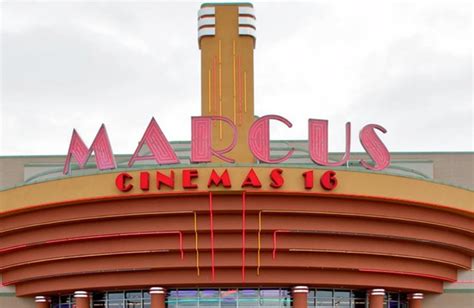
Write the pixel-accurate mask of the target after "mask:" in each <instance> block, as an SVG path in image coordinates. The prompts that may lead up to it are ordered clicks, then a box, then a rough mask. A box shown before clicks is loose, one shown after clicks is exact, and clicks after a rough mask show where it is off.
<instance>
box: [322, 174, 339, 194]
mask: <svg viewBox="0 0 474 308" xmlns="http://www.w3.org/2000/svg"><path fill="white" fill-rule="evenodd" d="M319 183H320V184H321V187H322V188H324V189H325V190H333V189H334V188H336V186H337V179H336V172H334V171H332V170H329V171H326V172H324V173H323V175H322V176H321V179H320V180H319Z"/></svg>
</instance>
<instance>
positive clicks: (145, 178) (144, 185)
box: [140, 171, 150, 190]
mask: <svg viewBox="0 0 474 308" xmlns="http://www.w3.org/2000/svg"><path fill="white" fill-rule="evenodd" d="M140 189H141V190H149V189H150V174H149V173H148V172H146V171H144V172H140Z"/></svg>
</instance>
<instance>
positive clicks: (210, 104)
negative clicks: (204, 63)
mask: <svg viewBox="0 0 474 308" xmlns="http://www.w3.org/2000/svg"><path fill="white" fill-rule="evenodd" d="M208 80H209V92H208V93H209V95H208V97H209V108H208V109H209V113H211V109H212V108H211V70H209V78H208Z"/></svg>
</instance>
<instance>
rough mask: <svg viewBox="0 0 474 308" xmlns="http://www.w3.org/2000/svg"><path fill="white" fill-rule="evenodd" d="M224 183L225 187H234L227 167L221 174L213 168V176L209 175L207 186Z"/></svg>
mask: <svg viewBox="0 0 474 308" xmlns="http://www.w3.org/2000/svg"><path fill="white" fill-rule="evenodd" d="M220 184H222V186H224V187H225V188H230V187H232V186H231V184H230V177H229V173H228V172H227V169H225V171H224V172H223V173H222V175H221V176H219V175H218V174H217V172H216V171H215V170H214V169H212V172H211V176H210V177H209V182H207V187H211V186H212V185H215V186H216V187H217V186H219V185H220Z"/></svg>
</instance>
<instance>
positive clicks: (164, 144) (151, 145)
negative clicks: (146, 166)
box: [128, 118, 179, 167]
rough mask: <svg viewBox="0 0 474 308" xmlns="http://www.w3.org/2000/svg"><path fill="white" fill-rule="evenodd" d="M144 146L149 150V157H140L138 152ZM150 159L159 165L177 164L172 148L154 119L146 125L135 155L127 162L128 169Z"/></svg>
mask: <svg viewBox="0 0 474 308" xmlns="http://www.w3.org/2000/svg"><path fill="white" fill-rule="evenodd" d="M145 144H146V145H147V147H148V149H149V150H150V152H151V155H146V156H140V150H141V149H142V147H143V146H144V145H145ZM152 159H154V160H155V161H156V162H157V163H158V164H160V165H168V164H179V160H178V158H177V157H176V154H175V153H174V151H173V148H172V147H171V145H170V144H169V142H168V140H167V139H166V137H165V135H164V134H163V132H162V131H161V129H160V126H158V123H156V120H155V118H152V119H151V121H150V124H148V127H147V129H146V131H145V134H143V137H142V140H140V142H139V143H138V147H137V149H136V150H135V153H133V155H132V157H131V158H130V161H129V162H128V167H132V166H133V164H134V163H135V162H136V161H139V160H152Z"/></svg>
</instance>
